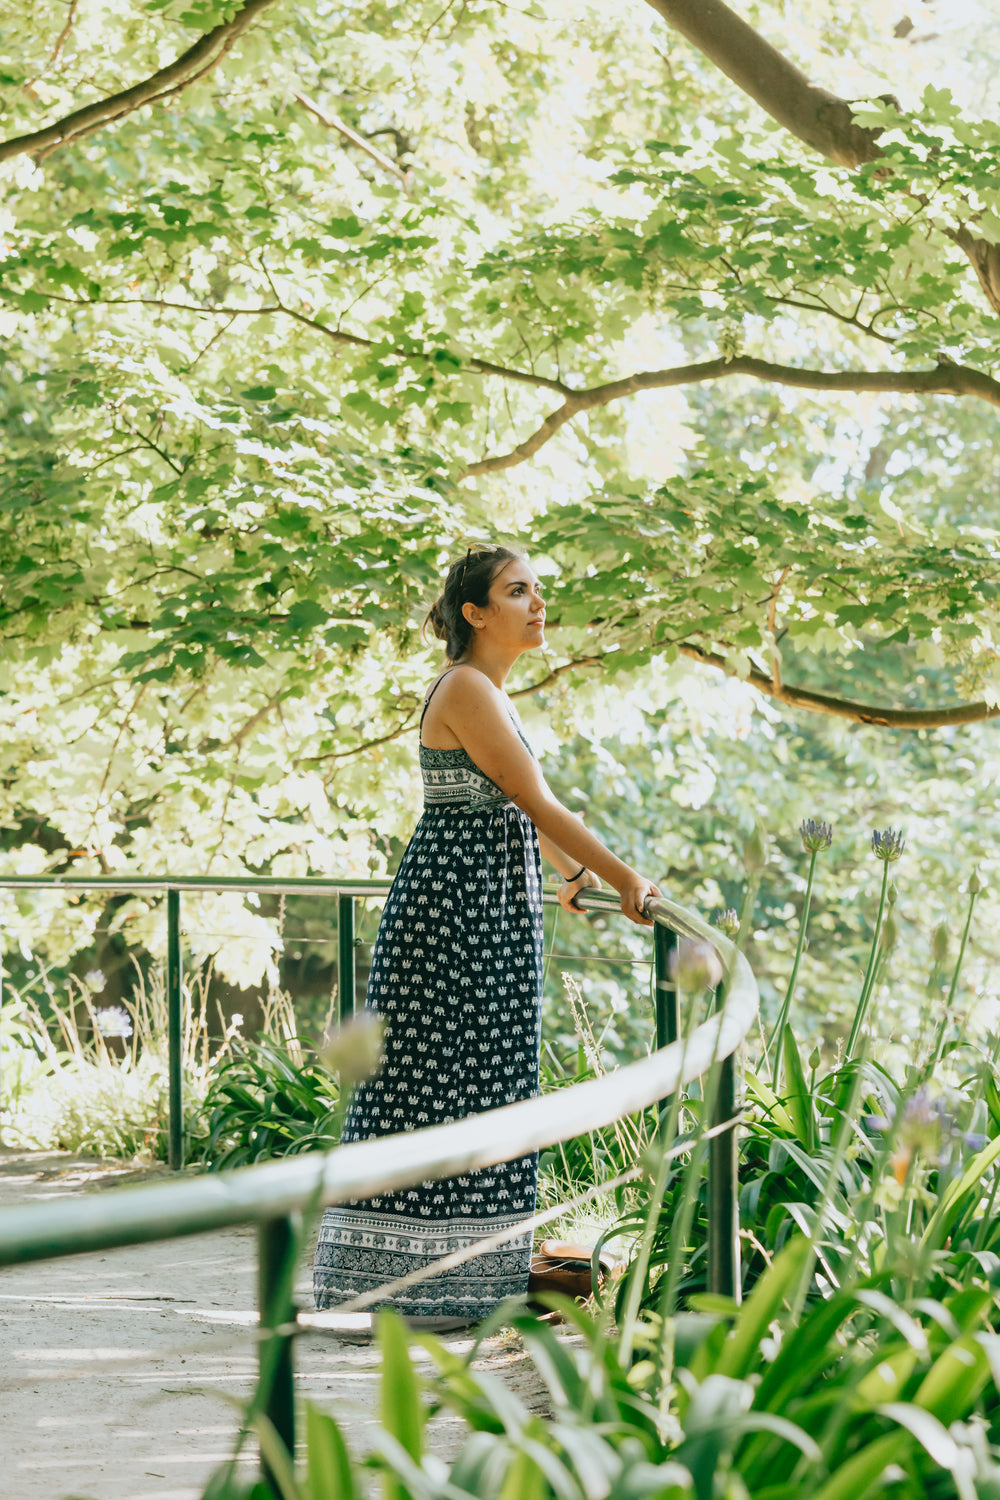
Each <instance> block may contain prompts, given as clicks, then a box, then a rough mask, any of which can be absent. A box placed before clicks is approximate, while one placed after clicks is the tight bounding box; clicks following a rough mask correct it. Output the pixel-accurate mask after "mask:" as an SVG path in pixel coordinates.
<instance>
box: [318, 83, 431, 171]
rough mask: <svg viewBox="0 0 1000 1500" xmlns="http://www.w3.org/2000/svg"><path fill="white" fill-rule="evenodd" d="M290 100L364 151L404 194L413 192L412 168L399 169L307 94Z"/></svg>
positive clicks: (382, 152) (337, 116)
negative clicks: (401, 188)
mask: <svg viewBox="0 0 1000 1500" xmlns="http://www.w3.org/2000/svg"><path fill="white" fill-rule="evenodd" d="M292 98H293V99H294V100H295V101H296V103H298V104H301V105H302V107H303V109H307V110H308V111H309V113H310V114H311V115H314V116H315V118H316V119H317V120H318V121H319V122H320V124H321V125H325V126H326V128H327V129H328V130H338V131H339V132H340V134H341V135H342V136H343V137H344V139H345V140H347V141H350V143H351V145H352V146H357V147H358V149H359V150H361V151H364V152H365V153H366V154H367V155H368V156H370V157H371V159H372V161H373V162H374V163H375V165H376V166H379V167H381V168H382V171H383V172H388V174H389V176H390V177H395V178H397V179H398V180H399V182H400V183H401V184H402V187H403V190H404V192H406V193H410V192H412V191H413V168H412V167H401V166H400V165H399V164H398V162H394V161H393V160H392V157H391V156H386V154H385V152H384V151H380V150H379V149H378V147H377V146H373V145H372V143H371V141H369V140H366V139H365V137H364V136H363V135H359V134H358V132H357V131H356V130H352V128H351V126H350V125H348V123H347V121H346V120H342V119H341V118H340V116H339V115H333V114H328V113H327V111H326V110H325V109H323V108H321V106H320V105H318V104H317V103H316V101H315V100H314V99H310V98H309V95H308V94H293V95H292Z"/></svg>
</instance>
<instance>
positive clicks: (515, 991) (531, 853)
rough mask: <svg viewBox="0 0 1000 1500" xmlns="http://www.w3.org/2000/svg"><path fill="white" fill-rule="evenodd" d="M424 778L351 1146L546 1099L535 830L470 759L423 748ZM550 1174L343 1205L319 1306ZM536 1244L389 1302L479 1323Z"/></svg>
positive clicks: (327, 1223)
mask: <svg viewBox="0 0 1000 1500" xmlns="http://www.w3.org/2000/svg"><path fill="white" fill-rule="evenodd" d="M436 687H437V684H435V688H432V689H431V693H433V692H434V691H435V689H436ZM429 702H430V695H428V698H427V703H429ZM427 703H425V705H424V712H425V713H426V711H427ZM422 723H423V718H422V717H421V724H422ZM515 727H516V728H517V729H518V734H520V735H521V738H522V740H523V739H524V736H523V734H521V730H520V726H518V725H516V724H515ZM525 743H527V742H525ZM420 769H421V773H422V777H423V784H424V811H423V816H422V817H421V819H420V821H419V823H418V824H417V827H416V829H415V831H414V834H413V837H412V839H411V840H410V843H409V845H408V847H407V850H406V853H405V854H404V855H403V859H402V862H401V863H400V866H399V870H398V872H397V874H396V878H395V880H394V881H393V883H392V887H391V889H390V891H389V895H388V898H387V900H386V904H385V909H384V911H383V913H382V919H381V921H380V923H379V929H378V936H377V938H376V941H375V949H374V953H373V955H372V966H371V975H370V977H369V981H368V993H367V1000H366V1004H367V1006H368V1007H369V1008H370V1009H371V1010H374V1011H376V1012H377V1013H378V1014H379V1015H380V1016H381V1017H382V1018H383V1020H384V1022H385V1028H386V1034H385V1056H384V1061H383V1065H382V1068H381V1070H380V1071H379V1073H378V1074H377V1076H376V1077H374V1078H373V1079H371V1080H369V1082H367V1083H365V1084H363V1085H362V1086H361V1087H360V1088H359V1089H358V1091H357V1093H356V1094H355V1095H354V1099H353V1101H352V1103H351V1106H350V1108H349V1110H348V1112H347V1116H346V1119H345V1122H344V1129H343V1136H342V1139H343V1140H344V1141H345V1142H347V1141H358V1140H367V1139H370V1138H371V1137H373V1136H385V1135H395V1134H397V1133H398V1132H400V1131H404V1130H419V1129H421V1128H423V1127H425V1126H429V1125H437V1124H443V1123H445V1122H446V1121H450V1120H457V1119H463V1118H464V1117H466V1116H467V1115H472V1114H477V1113H479V1112H481V1111H484V1110H489V1109H496V1108H497V1107H498V1106H500V1105H502V1104H510V1103H512V1102H513V1101H514V1100H517V1099H527V1098H530V1097H531V1096H532V1095H534V1094H536V1093H537V1092H538V1052H539V1022H540V1008H541V974H542V907H541V861H540V858H539V851H538V835H537V833H536V831H535V827H534V824H533V823H532V822H531V820H530V819H529V818H528V816H527V814H526V813H523V812H522V811H521V810H520V809H519V808H518V807H516V806H515V804H514V803H513V802H511V801H510V800H509V799H508V798H507V797H506V796H505V795H504V793H503V792H502V791H501V790H500V788H499V787H498V786H497V785H496V783H495V782H492V781H491V780H490V779H489V777H488V776H486V775H484V773H483V772H482V771H480V770H479V768H478V767H477V766H476V765H475V763H474V762H473V761H472V760H471V759H470V757H469V756H468V755H467V754H466V752H465V751H464V750H428V749H426V748H425V747H424V746H423V745H421V746H420ZM537 1169H538V1159H537V1153H532V1154H531V1155H529V1156H523V1157H520V1158H519V1159H518V1160H516V1161H511V1162H504V1163H501V1164H500V1165H499V1166H496V1167H488V1168H485V1169H483V1170H481V1171H476V1172H469V1173H467V1174H466V1175H465V1176H461V1177H451V1178H448V1179H446V1180H444V1181H441V1182H423V1183H418V1184H416V1185H415V1186H414V1187H411V1188H403V1189H400V1190H398V1191H395V1192H388V1193H384V1194H381V1195H379V1196H378V1197H374V1198H367V1199H364V1200H355V1201H353V1202H349V1203H345V1204H342V1205H337V1206H336V1207H333V1208H328V1209H327V1210H326V1213H325V1214H324V1215H323V1222H322V1225H321V1227H320V1234H319V1243H318V1245H317V1247H316V1259H315V1264H314V1290H315V1296H316V1306H317V1307H320V1308H328V1307H336V1306H338V1305H339V1304H341V1303H343V1302H346V1301H348V1300H349V1299H350V1298H352V1297H355V1296H358V1295H359V1294H360V1293H363V1292H369V1291H372V1290H374V1289H375V1288H377V1287H379V1286H381V1285H382V1284H383V1283H384V1282H387V1281H391V1280H394V1279H395V1278H397V1277H401V1276H405V1275H407V1274H408V1273H409V1272H411V1271H414V1270H416V1269H417V1268H418V1267H420V1266H424V1265H426V1264H428V1263H429V1262H431V1261H433V1260H436V1259H437V1258H439V1257H440V1256H443V1255H447V1254H449V1253H450V1252H451V1251H453V1250H457V1249H460V1248H462V1247H464V1246H466V1245H469V1244H472V1243H474V1242H475V1241H476V1240H479V1239H483V1238H485V1237H486V1236H488V1235H492V1234H495V1233H496V1232H497V1231H498V1230H500V1229H504V1228H506V1227H507V1226H508V1225H512V1224H514V1223H516V1222H517V1221H518V1220H519V1219H524V1218H527V1217H528V1216H529V1215H531V1214H532V1213H534V1210H535V1186H536V1178H537ZM531 1238H532V1237H531V1234H530V1232H528V1233H526V1234H523V1235H520V1236H518V1237H517V1238H516V1239H513V1240H510V1241H508V1242H507V1243H506V1244H504V1245H502V1246H501V1247H500V1248H499V1249H495V1250H492V1251H489V1252H488V1253H486V1254H484V1255H481V1256H477V1257H475V1258H474V1259H471V1260H469V1261H467V1262H466V1263H465V1264H464V1265H462V1266H459V1267H458V1268H456V1269H455V1270H451V1271H447V1272H443V1273H438V1274H437V1275H435V1276H433V1277H430V1278H428V1279H427V1280H425V1281H423V1282H420V1283H418V1284H417V1285H415V1286H413V1287H411V1288H409V1289H408V1290H406V1291H404V1292H402V1293H399V1294H397V1295H396V1296H395V1297H391V1298H387V1299H384V1300H383V1301H382V1302H380V1303H378V1304H377V1305H378V1306H386V1305H391V1306H393V1307H395V1308H396V1309H397V1310H398V1311H399V1312H402V1313H408V1314H410V1315H411V1316H420V1317H426V1316H433V1317H437V1316H440V1317H460V1318H468V1319H469V1320H470V1321H477V1320H479V1319H481V1318H483V1317H485V1316H486V1315H487V1313H489V1312H490V1310H491V1309H492V1308H493V1307H494V1306H496V1304H497V1303H498V1302H502V1301H503V1299H504V1298H505V1297H509V1296H514V1295H517V1294H519V1293H522V1292H524V1291H526V1290H527V1283H528V1263H529V1260H530V1256H531Z"/></svg>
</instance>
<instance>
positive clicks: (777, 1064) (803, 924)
mask: <svg viewBox="0 0 1000 1500" xmlns="http://www.w3.org/2000/svg"><path fill="white" fill-rule="evenodd" d="M817 853H818V850H816V849H813V851H812V853H811V854H810V857H809V874H808V875H807V877H806V898H805V901H804V902H803V903H802V920H801V921H800V922H799V941H798V945H797V947H796V949H795V961H794V962H793V964H792V972H791V974H790V975H789V979H788V988H787V989H786V990H785V998H784V1000H782V1002H781V1010H780V1011H779V1012H778V1019H777V1021H776V1022H775V1023H774V1030H773V1031H772V1032H771V1040H770V1041H769V1042H768V1043H767V1045H766V1047H765V1048H764V1061H765V1062H766V1061H767V1056H768V1053H769V1052H772V1053H773V1061H772V1064H771V1087H772V1088H773V1089H774V1092H775V1093H777V1092H778V1088H779V1086H780V1083H781V1044H782V1042H783V1040H784V1036H785V1025H786V1023H787V1021H788V1012H789V1011H790V1010H791V1006H792V996H793V995H794V994H795V983H796V980H797V979H798V977H799V962H800V960H801V958H802V950H803V948H804V947H805V941H806V929H807V927H808V926H809V908H810V906H811V905H812V889H813V874H814V873H815V870H816V855H817Z"/></svg>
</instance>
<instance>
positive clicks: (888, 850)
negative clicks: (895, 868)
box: [872, 828, 906, 864]
mask: <svg viewBox="0 0 1000 1500" xmlns="http://www.w3.org/2000/svg"><path fill="white" fill-rule="evenodd" d="M905 848H906V840H905V839H904V837H903V830H902V829H901V828H876V829H874V830H873V832H872V853H873V854H874V856H875V858H876V859H880V860H882V862H883V864H891V863H892V861H893V860H896V859H899V857H900V855H901V854H902V852H903V850H904V849H905Z"/></svg>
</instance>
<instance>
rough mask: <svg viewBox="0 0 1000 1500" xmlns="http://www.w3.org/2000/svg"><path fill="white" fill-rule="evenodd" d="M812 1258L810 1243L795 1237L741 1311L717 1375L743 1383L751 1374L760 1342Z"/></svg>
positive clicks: (720, 1356) (721, 1357)
mask: <svg viewBox="0 0 1000 1500" xmlns="http://www.w3.org/2000/svg"><path fill="white" fill-rule="evenodd" d="M809 1254H810V1245H809V1241H808V1240H807V1239H805V1238H804V1237H802V1236H801V1235H796V1237H795V1238H794V1239H792V1240H790V1241H789V1243H788V1244H787V1245H786V1246H785V1248H784V1249H783V1250H781V1251H780V1252H779V1253H778V1254H777V1255H776V1256H775V1258H774V1260H773V1261H772V1262H771V1264H770V1265H769V1266H768V1267H767V1270H766V1271H765V1272H764V1274H763V1275H762V1276H761V1278H760V1280H759V1281H758V1282H757V1285H756V1286H755V1287H754V1289H753V1291H752V1292H751V1293H750V1296H749V1297H748V1298H747V1300H746V1302H745V1303H744V1304H743V1307H742V1308H741V1309H740V1313H739V1316H738V1317H737V1319H736V1322H735V1324H734V1326H733V1329H732V1332H731V1333H730V1334H729V1337H728V1338H727V1339H726V1342H725V1343H724V1344H723V1346H722V1350H721V1352H720V1354H719V1358H718V1360H717V1362H716V1366H715V1368H716V1373H718V1374H719V1375H728V1376H731V1377H733V1378H735V1379H742V1378H743V1377H744V1376H746V1375H747V1374H748V1373H749V1372H750V1370H751V1369H752V1367H753V1366H754V1365H755V1364H756V1362H757V1360H758V1351H759V1347H760V1341H761V1339H762V1338H763V1337H764V1335H765V1334H766V1332H767V1330H768V1327H769V1326H770V1324H771V1322H772V1320H773V1319H774V1318H775V1317H776V1315H777V1313H778V1312H779V1310H780V1308H781V1306H782V1304H783V1303H784V1302H786V1301H790V1300H791V1298H792V1297H793V1295H794V1293H795V1289H796V1288H797V1286H798V1283H799V1279H800V1277H801V1275H802V1269H803V1267H804V1265H805V1263H806V1258H807V1256H808V1255H809Z"/></svg>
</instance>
